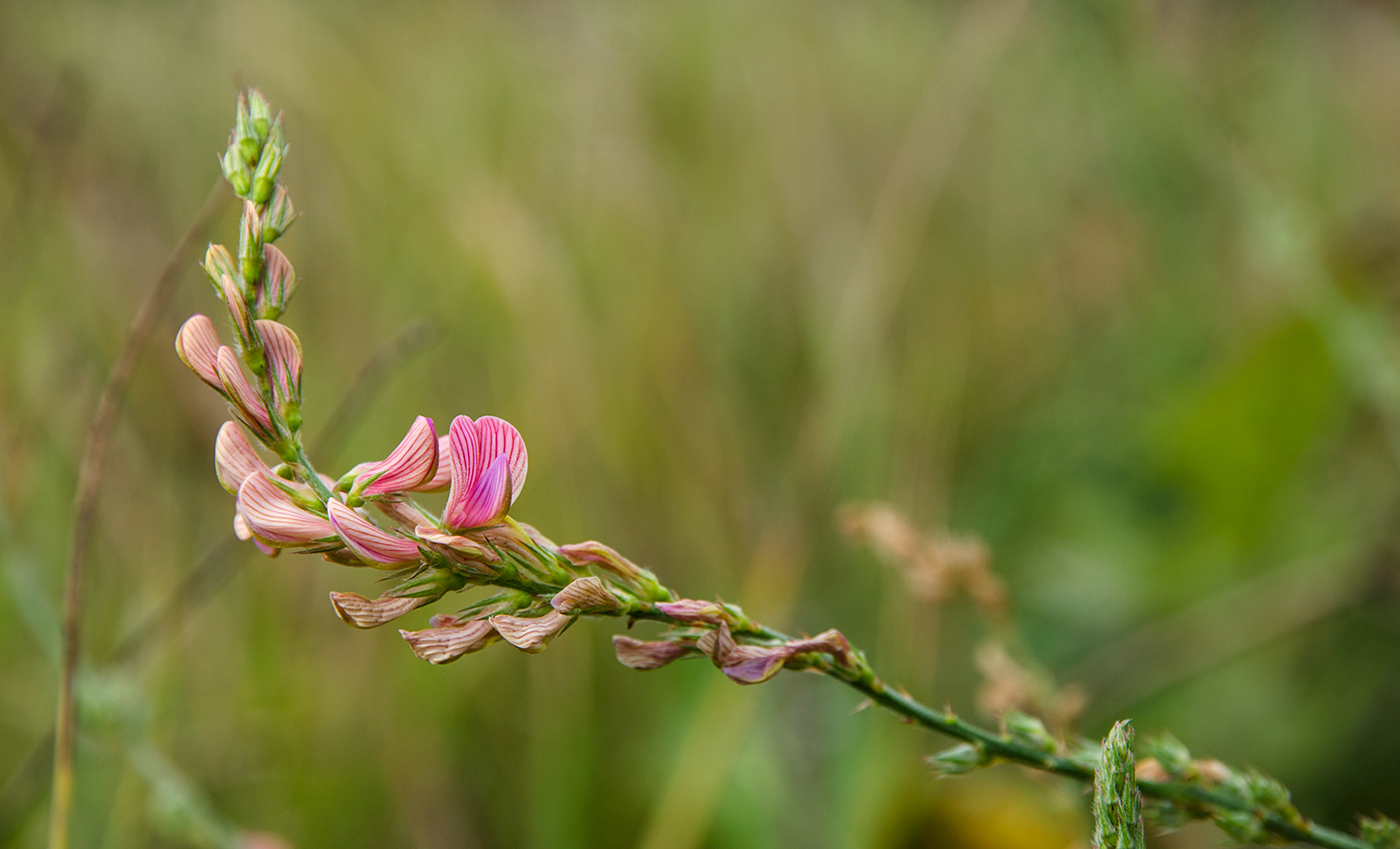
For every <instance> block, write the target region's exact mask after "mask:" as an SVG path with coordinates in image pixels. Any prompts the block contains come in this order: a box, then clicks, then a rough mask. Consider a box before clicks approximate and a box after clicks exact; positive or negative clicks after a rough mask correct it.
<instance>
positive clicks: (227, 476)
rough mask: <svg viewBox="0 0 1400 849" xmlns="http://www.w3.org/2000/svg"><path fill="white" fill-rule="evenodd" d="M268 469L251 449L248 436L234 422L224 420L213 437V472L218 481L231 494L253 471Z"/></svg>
mask: <svg viewBox="0 0 1400 849" xmlns="http://www.w3.org/2000/svg"><path fill="white" fill-rule="evenodd" d="M266 471H268V468H267V464H266V463H264V462H263V461H262V458H261V457H259V456H258V452H257V451H255V450H253V446H252V444H251V443H250V442H248V437H246V436H244V435H243V430H242V428H240V427H239V426H238V425H237V423H235V422H224V426H223V427H221V428H219V435H218V436H217V437H215V439H214V473H215V474H216V475H217V476H218V478H219V483H220V484H221V485H222V486H223V488H224V489H226V490H228V491H229V493H231V494H233V495H237V494H238V488H239V487H240V486H242V485H243V481H245V480H247V479H248V476H249V475H251V474H252V473H254V472H266Z"/></svg>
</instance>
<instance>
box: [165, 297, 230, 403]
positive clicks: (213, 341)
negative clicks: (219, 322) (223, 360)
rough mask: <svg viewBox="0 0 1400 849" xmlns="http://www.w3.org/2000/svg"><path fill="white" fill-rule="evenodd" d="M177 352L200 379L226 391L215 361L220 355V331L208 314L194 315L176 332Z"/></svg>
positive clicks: (221, 390)
mask: <svg viewBox="0 0 1400 849" xmlns="http://www.w3.org/2000/svg"><path fill="white" fill-rule="evenodd" d="M175 353H177V354H179V355H180V359H181V360H184V362H185V365H187V366H189V367H190V371H192V372H194V373H195V374H196V375H197V376H198V377H199V379H200V380H202V381H204V382H205V383H207V384H209V385H210V386H212V387H214V388H215V389H217V390H219V391H220V392H223V391H224V384H223V383H222V382H221V381H220V380H219V373H218V371H217V370H216V368H215V362H216V361H217V359H218V356H219V332H218V331H217V330H215V329H214V322H213V321H212V320H211V319H210V318H209V316H207V315H197V314H196V315H192V316H190V318H189V320H188V321H186V322H185V323H184V324H183V325H181V326H180V332H179V333H177V334H175Z"/></svg>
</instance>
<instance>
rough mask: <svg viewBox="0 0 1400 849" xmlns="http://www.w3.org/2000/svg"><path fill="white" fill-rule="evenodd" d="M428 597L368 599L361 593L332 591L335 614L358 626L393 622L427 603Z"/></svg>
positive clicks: (367, 626) (370, 626) (364, 626)
mask: <svg viewBox="0 0 1400 849" xmlns="http://www.w3.org/2000/svg"><path fill="white" fill-rule="evenodd" d="M430 600H431V599H426V598H388V597H386V598H376V599H368V598H365V597H364V596H362V595H360V594H359V593H331V606H332V607H334V608H335V615H336V616H339V617H340V618H341V620H343V621H344V622H346V623H347V624H350V625H354V626H355V627H356V628H377V627H379V626H380V625H383V624H384V623H385V622H392V621H394V620H395V619H398V618H399V617H400V616H402V615H404V614H405V613H407V612H409V611H410V610H413V609H414V608H416V607H421V606H423V605H424V604H427V603H428V602H429V601H430Z"/></svg>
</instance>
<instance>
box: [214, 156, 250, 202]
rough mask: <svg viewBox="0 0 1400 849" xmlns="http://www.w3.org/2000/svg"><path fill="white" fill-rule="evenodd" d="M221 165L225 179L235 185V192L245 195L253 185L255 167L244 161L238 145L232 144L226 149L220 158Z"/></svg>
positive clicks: (241, 195)
mask: <svg viewBox="0 0 1400 849" xmlns="http://www.w3.org/2000/svg"><path fill="white" fill-rule="evenodd" d="M219 167H220V169H221V170H222V171H223V172H224V179H225V180H228V184H229V185H230V186H232V187H233V193H234V194H236V195H238V196H239V197H245V196H246V195H247V194H248V191H249V189H251V188H252V187H253V169H252V168H250V167H248V163H246V162H244V161H243V157H242V154H240V153H239V151H238V147H237V146H236V145H234V144H230V145H229V148H228V150H226V151H224V155H223V157H222V158H221V159H220V160H219Z"/></svg>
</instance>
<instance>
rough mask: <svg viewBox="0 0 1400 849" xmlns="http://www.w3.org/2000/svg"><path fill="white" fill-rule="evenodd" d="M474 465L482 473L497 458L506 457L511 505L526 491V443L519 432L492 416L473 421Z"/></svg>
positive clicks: (528, 459) (502, 420)
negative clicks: (474, 424)
mask: <svg viewBox="0 0 1400 849" xmlns="http://www.w3.org/2000/svg"><path fill="white" fill-rule="evenodd" d="M476 439H477V451H478V455H477V456H478V460H477V462H478V463H479V464H480V465H481V467H482V470H483V472H484V471H485V469H486V468H487V467H488V466H489V464H490V463H491V462H492V461H494V460H495V459H496V458H497V457H499V456H501V455H502V454H504V455H505V456H506V464H507V471H508V472H509V474H510V503H512V504H514V503H515V499H517V498H519V497H520V490H521V489H523V488H524V487H525V475H526V473H527V472H529V470H530V457H529V455H528V454H527V453H526V452H525V440H524V439H522V438H521V437H520V431H518V430H516V429H515V426H514V425H512V424H511V423H510V422H508V421H506V420H505V419H498V418H496V417H495V416H482V417H481V418H479V419H477V420H476Z"/></svg>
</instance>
